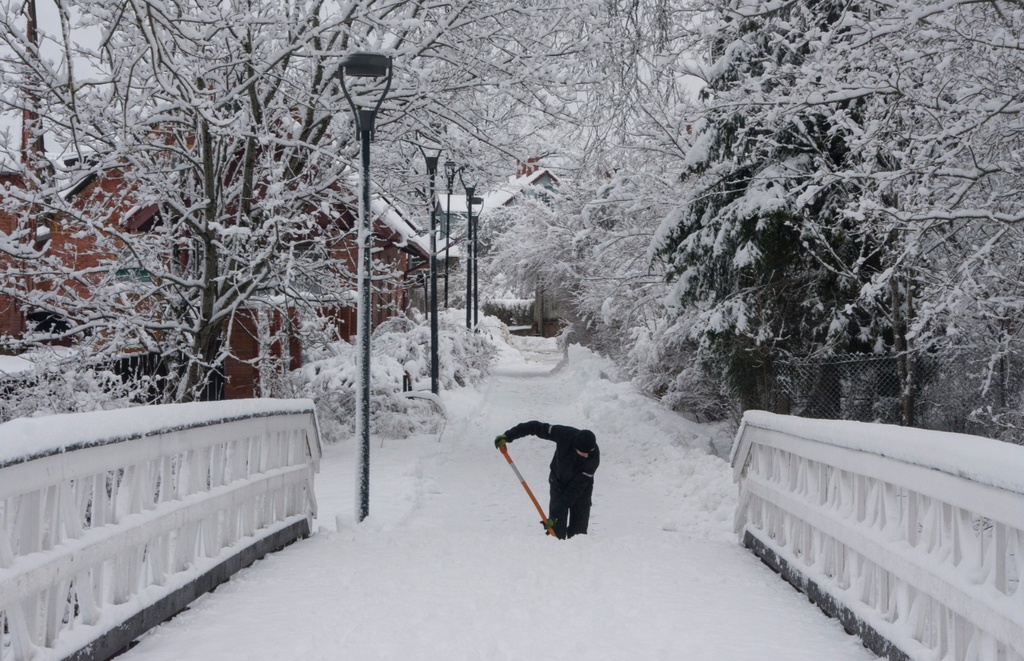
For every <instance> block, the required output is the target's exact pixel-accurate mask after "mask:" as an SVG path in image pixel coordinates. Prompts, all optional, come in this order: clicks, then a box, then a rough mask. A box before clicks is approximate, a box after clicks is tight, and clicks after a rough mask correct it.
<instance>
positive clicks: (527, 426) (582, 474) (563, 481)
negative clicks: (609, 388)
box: [505, 420, 601, 507]
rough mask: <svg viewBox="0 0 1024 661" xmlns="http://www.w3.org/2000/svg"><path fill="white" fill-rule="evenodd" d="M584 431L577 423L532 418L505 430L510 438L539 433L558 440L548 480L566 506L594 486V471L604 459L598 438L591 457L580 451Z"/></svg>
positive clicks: (506, 435) (544, 437) (543, 436)
mask: <svg viewBox="0 0 1024 661" xmlns="http://www.w3.org/2000/svg"><path fill="white" fill-rule="evenodd" d="M580 431H581V430H579V429H576V428H575V427H567V426H565V425H549V424H548V423H546V422H539V421H537V420H531V421H529V422H522V423H520V424H518V425H516V426H515V427H513V428H511V429H509V430H508V431H507V432H505V438H506V439H507V440H509V441H514V440H516V439H517V438H522V437H524V436H536V437H537V438H543V439H544V440H546V441H554V442H555V444H556V447H555V456H553V457H552V458H551V466H550V468H551V474H550V476H549V477H548V481H549V482H550V483H551V485H552V487H555V489H556V490H557V491H559V492H560V493H561V497H562V502H563V503H564V504H565V506H566V507H572V506H573V505H575V504H576V501H577V500H578V499H579V497H580V496H581V495H583V494H585V493H587V494H589V493H590V492H591V490H592V489H593V486H594V472H595V471H597V467H598V465H600V463H601V450H600V448H598V447H597V442H596V441H595V442H594V444H593V446H594V447H593V449H592V450H590V452H588V453H587V454H588V456H587V457H581V456H580V455H578V454H577V453H576V447H575V440H576V436H577V435H578V434H579V433H580Z"/></svg>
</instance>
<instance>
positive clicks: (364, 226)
mask: <svg viewBox="0 0 1024 661" xmlns="http://www.w3.org/2000/svg"><path fill="white" fill-rule="evenodd" d="M391 73H392V62H391V57H390V56H387V55H382V54H380V53H351V54H350V55H348V56H347V57H345V58H344V59H343V60H342V61H341V64H340V66H339V69H338V77H339V78H340V79H341V90H342V92H344V94H345V98H346V99H347V100H348V104H349V106H350V107H351V108H352V115H353V116H354V117H355V120H356V131H357V132H358V133H359V138H360V152H361V155H362V166H363V167H362V178H363V179H362V186H363V190H362V195H361V196H360V198H359V238H358V244H359V275H358V281H359V291H358V296H359V302H358V314H357V322H356V336H357V337H358V338H359V344H360V352H359V359H358V362H359V374H360V381H359V388H358V391H357V396H356V429H357V430H358V433H359V434H360V439H361V442H360V444H359V466H358V471H359V472H358V475H357V478H358V479H357V480H356V482H357V484H358V489H359V505H358V506H359V509H358V512H357V515H356V516H357V520H358V521H363V520H364V519H365V518H366V517H367V516H369V514H370V329H371V317H370V312H371V305H372V295H373V283H372V281H371V277H372V274H373V257H372V252H371V248H372V246H371V245H370V242H371V241H372V240H373V239H372V236H373V231H372V227H371V225H372V222H373V221H372V219H371V214H370V140H371V138H372V137H373V132H374V120H375V119H376V117H377V111H378V110H380V106H381V104H382V103H384V97H386V96H387V94H388V90H389V89H390V88H391ZM346 78H362V79H375V80H383V83H384V84H383V90H382V91H378V92H377V94H379V96H378V97H377V99H376V102H373V101H372V99H371V100H370V101H369V102H368V103H367V102H366V97H367V96H371V97H372V94H373V92H374V89H373V88H369V89H360V91H363V92H365V93H366V94H365V95H363V97H362V98H360V99H353V98H352V94H351V93H350V92H349V88H348V84H347V83H346ZM374 87H377V88H379V85H378V86H374Z"/></svg>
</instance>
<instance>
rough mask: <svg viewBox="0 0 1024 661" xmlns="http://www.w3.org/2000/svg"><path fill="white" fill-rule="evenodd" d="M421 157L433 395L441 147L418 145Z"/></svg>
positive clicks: (433, 388)
mask: <svg viewBox="0 0 1024 661" xmlns="http://www.w3.org/2000/svg"><path fill="white" fill-rule="evenodd" d="M420 151H421V152H423V158H424V160H425V161H426V163H427V179H428V180H429V186H428V187H427V188H428V191H429V194H428V196H427V197H428V199H429V200H430V392H432V393H434V394H435V395H436V394H438V392H439V391H440V386H439V383H438V382H439V380H440V379H439V369H438V358H437V351H438V346H437V345H438V339H437V193H436V192H435V190H434V183H435V181H436V179H437V161H438V159H439V158H440V157H441V147H440V145H438V144H437V143H433V142H432V143H430V144H429V145H426V146H424V145H420Z"/></svg>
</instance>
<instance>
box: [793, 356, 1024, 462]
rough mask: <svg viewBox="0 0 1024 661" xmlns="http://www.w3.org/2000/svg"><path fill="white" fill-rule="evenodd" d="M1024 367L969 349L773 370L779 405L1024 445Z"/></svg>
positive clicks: (806, 362) (832, 416)
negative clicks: (1023, 393)
mask: <svg viewBox="0 0 1024 661" xmlns="http://www.w3.org/2000/svg"><path fill="white" fill-rule="evenodd" d="M1022 368H1024V361H1021V360H1020V359H1019V358H1017V357H1013V356H1005V357H1002V358H998V359H995V360H993V359H992V358H991V357H990V356H988V355H981V354H980V353H971V352H966V351H959V352H947V353H916V354H908V355H906V356H904V357H900V356H884V357H863V358H844V359H842V360H836V359H832V360H801V361H787V362H778V363H776V364H775V381H776V389H775V399H776V401H775V407H776V410H778V411H780V412H786V413H791V414H793V415H799V416H803V417H808V418H827V419H836V420H859V421H862V422H881V423H887V424H909V425H910V426H913V427H920V428H923V429H934V430H940V431H952V432H961V433H967V434H975V435H979V436H987V437H990V438H998V439H1001V440H1005V441H1010V442H1013V443H1018V444H1024V406H1022V405H1024V397H1022V395H1021V391H1022V386H1024V369H1022Z"/></svg>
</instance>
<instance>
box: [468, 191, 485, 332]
mask: <svg viewBox="0 0 1024 661" xmlns="http://www.w3.org/2000/svg"><path fill="white" fill-rule="evenodd" d="M473 204H479V205H480V206H479V207H478V208H477V211H476V215H475V216H473V328H477V325H478V324H479V320H478V318H477V308H478V307H479V304H480V273H479V271H478V270H477V269H478V268H479V266H480V254H479V250H478V248H479V247H480V244H479V242H478V237H479V230H480V227H479V226H480V214H481V213H482V212H483V210H484V200H483V198H480V197H474V198H472V199H470V205H473Z"/></svg>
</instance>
